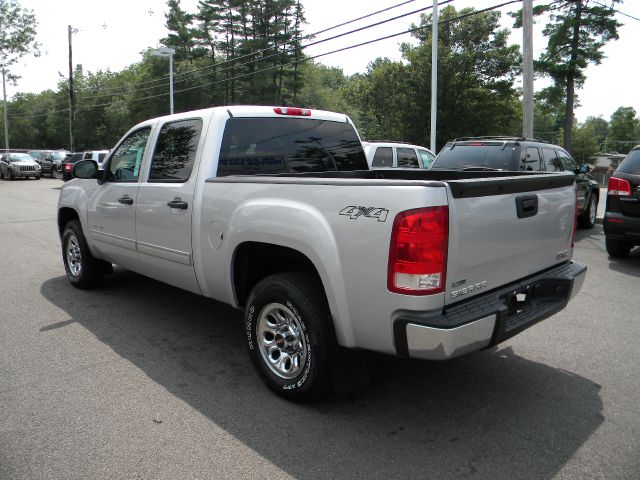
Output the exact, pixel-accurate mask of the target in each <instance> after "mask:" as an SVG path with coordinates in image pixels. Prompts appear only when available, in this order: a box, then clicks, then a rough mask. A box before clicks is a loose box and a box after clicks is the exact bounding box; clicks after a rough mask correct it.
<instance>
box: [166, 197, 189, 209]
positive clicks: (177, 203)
mask: <svg viewBox="0 0 640 480" xmlns="http://www.w3.org/2000/svg"><path fill="white" fill-rule="evenodd" d="M167 206H168V207H171V208H179V209H180V210H186V209H187V208H188V207H189V204H188V203H187V202H183V201H182V199H181V198H180V197H176V198H174V199H173V200H171V201H170V202H167Z"/></svg>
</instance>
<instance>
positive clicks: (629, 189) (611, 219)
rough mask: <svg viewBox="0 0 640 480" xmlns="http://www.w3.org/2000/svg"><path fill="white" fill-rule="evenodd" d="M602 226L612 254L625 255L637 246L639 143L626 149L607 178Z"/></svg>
mask: <svg viewBox="0 0 640 480" xmlns="http://www.w3.org/2000/svg"><path fill="white" fill-rule="evenodd" d="M603 226H604V235H605V239H606V246H607V253H609V255H611V256H612V257H626V256H627V255H629V252H630V251H631V249H632V248H633V247H634V246H635V245H640V146H638V147H635V148H634V149H633V150H631V152H629V155H627V156H626V157H625V159H624V160H623V161H622V163H621V164H620V165H619V166H618V168H617V169H616V171H615V172H613V175H612V176H611V178H610V179H609V186H608V191H607V205H606V209H605V212H604V224H603Z"/></svg>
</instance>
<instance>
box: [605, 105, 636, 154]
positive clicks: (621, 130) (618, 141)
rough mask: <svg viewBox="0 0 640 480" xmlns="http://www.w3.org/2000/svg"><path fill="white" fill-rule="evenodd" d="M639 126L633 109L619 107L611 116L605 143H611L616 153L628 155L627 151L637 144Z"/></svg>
mask: <svg viewBox="0 0 640 480" xmlns="http://www.w3.org/2000/svg"><path fill="white" fill-rule="evenodd" d="M639 125H640V122H639V121H638V118H637V117H636V111H635V109H634V108H633V107H619V108H618V109H617V110H616V111H615V112H613V113H612V114H611V121H610V122H609V135H608V137H607V141H609V142H612V147H613V149H614V150H615V151H616V152H618V153H629V150H631V148H632V147H633V146H634V144H635V143H637V142H638V126H639ZM610 145H611V144H610Z"/></svg>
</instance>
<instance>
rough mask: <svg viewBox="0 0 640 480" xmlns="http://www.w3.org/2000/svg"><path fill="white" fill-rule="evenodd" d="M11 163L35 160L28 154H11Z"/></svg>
mask: <svg viewBox="0 0 640 480" xmlns="http://www.w3.org/2000/svg"><path fill="white" fill-rule="evenodd" d="M9 161H10V162H31V161H33V159H32V158H31V155H27V154H26V153H11V154H9Z"/></svg>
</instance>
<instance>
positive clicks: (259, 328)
mask: <svg viewBox="0 0 640 480" xmlns="http://www.w3.org/2000/svg"><path fill="white" fill-rule="evenodd" d="M256 338H257V339H258V344H259V346H260V354H261V355H262V359H263V360H264V362H265V363H266V365H267V366H268V367H269V369H270V370H271V371H272V372H273V373H275V374H276V375H277V376H278V377H280V378H284V379H287V380H290V379H292V378H295V377H297V376H298V375H299V374H300V372H302V371H303V370H304V367H305V365H306V363H307V350H308V346H307V341H306V338H305V336H304V332H303V329H302V326H301V325H300V322H299V321H298V318H297V317H296V315H294V314H293V312H292V311H291V310H290V309H289V308H287V307H285V306H284V305H282V304H280V303H270V304H268V305H266V306H265V307H264V308H263V309H262V311H261V312H260V316H259V317H258V322H257V324H256Z"/></svg>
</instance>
